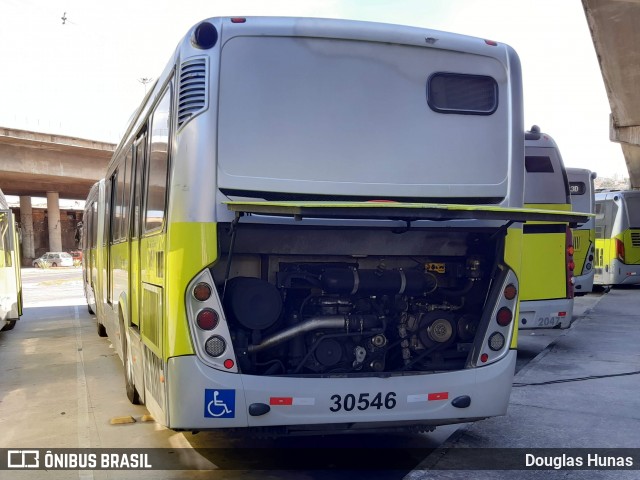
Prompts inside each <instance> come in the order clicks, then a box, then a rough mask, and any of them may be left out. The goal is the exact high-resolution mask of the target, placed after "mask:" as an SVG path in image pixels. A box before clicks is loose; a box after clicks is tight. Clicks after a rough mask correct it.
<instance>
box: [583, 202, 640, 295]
mask: <svg viewBox="0 0 640 480" xmlns="http://www.w3.org/2000/svg"><path fill="white" fill-rule="evenodd" d="M595 224H596V273H595V277H594V284H595V285H603V286H609V285H637V284H640V190H621V191H603V192H597V193H596V219H595Z"/></svg>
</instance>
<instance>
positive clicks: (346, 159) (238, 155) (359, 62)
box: [84, 17, 581, 434]
mask: <svg viewBox="0 0 640 480" xmlns="http://www.w3.org/2000/svg"><path fill="white" fill-rule="evenodd" d="M522 118H523V112H522V85H521V71H520V64H519V60H518V57H517V55H516V53H515V52H514V51H513V50H512V49H511V48H510V47H508V46H507V45H504V44H501V43H496V42H493V41H489V40H483V39H478V38H472V37H467V36H463V35H456V34H451V33H445V32H439V31H434V30H427V29H423V28H414V27H403V26H397V25H385V24H376V23H363V22H354V21H343V20H320V19H305V18H266V17H265V18H251V17H248V18H244V17H241V18H212V19H209V20H205V21H203V22H201V23H199V24H198V25H195V26H194V27H193V28H191V29H190V30H189V31H188V32H187V33H186V35H185V36H184V38H183V39H182V40H181V41H180V43H179V45H178V47H177V49H176V50H175V53H174V54H173V56H172V57H171V58H170V60H169V63H168V64H167V66H166V68H165V70H164V72H163V73H162V74H161V75H159V76H158V79H157V81H156V83H155V85H153V86H152V88H151V89H150V90H149V93H148V95H147V96H146V98H145V99H144V101H143V103H142V104H141V105H140V107H139V109H138V110H137V112H136V114H135V115H134V117H133V119H132V121H131V123H130V125H129V127H128V129H127V132H126V133H125V135H124V137H123V138H122V140H121V142H120V144H119V146H118V147H117V149H116V151H115V152H114V156H113V158H112V160H111V162H110V164H109V166H108V168H107V170H106V172H105V177H104V181H103V182H101V183H100V184H99V185H98V187H97V188H98V194H97V196H96V195H94V196H93V197H92V198H95V199H97V200H96V202H97V203H96V209H95V210H92V212H94V211H95V212H96V213H95V215H96V217H95V221H94V222H92V223H91V224H90V226H89V228H85V231H84V234H85V235H88V237H87V239H95V241H93V240H90V241H89V240H87V242H88V243H87V242H85V244H88V246H89V248H95V249H96V255H95V267H94V266H91V267H89V265H90V264H89V263H87V262H85V268H96V269H97V273H96V274H91V275H89V274H88V272H87V273H85V281H89V278H92V279H94V280H92V281H93V282H94V283H93V286H92V289H87V292H88V294H87V297H88V301H89V304H90V306H91V309H92V310H94V311H95V312H96V317H97V321H98V324H99V325H102V326H103V328H104V331H105V332H106V333H107V334H108V336H109V337H110V339H111V340H112V342H113V344H114V346H115V348H116V351H117V352H118V354H119V355H120V357H121V358H122V361H123V363H124V379H125V382H124V383H125V386H126V392H127V395H128V397H129V399H130V400H131V401H132V402H134V403H138V402H142V403H144V404H146V405H147V408H148V409H149V411H150V412H151V413H152V414H153V416H154V418H155V419H156V421H158V422H159V423H161V424H163V425H166V426H167V427H169V428H173V429H176V430H203V429H224V428H230V429H237V428H254V429H261V430H263V429H267V431H268V432H270V433H272V434H277V433H300V432H316V431H320V432H323V433H329V432H339V431H357V430H360V431H363V430H367V429H407V428H409V429H413V430H431V429H433V428H435V427H436V426H437V425H444V424H451V423H461V422H468V421H473V420H478V419H482V418H487V417H491V416H495V415H503V414H504V413H505V412H506V409H507V404H508V400H509V394H510V391H511V384H512V381H513V374H514V368H515V361H516V336H515V323H516V321H515V320H514V318H515V315H516V311H517V308H518V301H519V283H518V278H519V276H520V267H521V255H522V223H523V222H527V221H533V220H537V221H550V220H555V221H577V220H579V219H580V218H581V217H580V216H579V215H575V214H571V213H570V212H554V211H529V210H525V209H523V208H522V206H523V205H522V201H523V182H524V164H523V163H524V126H523V123H522V122H523V120H522ZM460 132H464V141H461V140H460V138H461V137H460ZM93 193H95V192H93ZM92 215H93V213H92ZM92 218H93V217H92ZM85 258H89V259H92V258H93V256H91V255H88V254H86V253H85ZM92 261H93V260H92ZM98 328H99V331H100V332H101V328H102V327H100V326H99V327H98ZM134 359H135V361H134Z"/></svg>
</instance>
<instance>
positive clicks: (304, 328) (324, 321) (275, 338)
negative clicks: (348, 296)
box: [248, 315, 349, 353]
mask: <svg viewBox="0 0 640 480" xmlns="http://www.w3.org/2000/svg"><path fill="white" fill-rule="evenodd" d="M348 321H349V320H348V318H347V317H345V316H344V315H330V316H327V317H311V318H309V319H308V320H305V321H304V322H301V323H299V324H297V325H294V326H292V327H290V328H288V329H286V330H283V331H281V332H278V333H276V334H275V335H271V336H270V337H268V338H265V339H264V340H263V341H262V342H260V343H258V344H256V345H249V347H248V351H249V353H256V352H259V351H261V350H264V349H265V348H271V347H274V346H276V345H279V344H281V343H283V342H286V341H287V340H291V339H292V338H293V337H295V336H297V335H300V334H303V333H307V332H310V331H312V330H318V329H321V328H346V326H347V323H348Z"/></svg>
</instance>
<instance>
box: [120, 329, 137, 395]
mask: <svg viewBox="0 0 640 480" xmlns="http://www.w3.org/2000/svg"><path fill="white" fill-rule="evenodd" d="M122 337H123V338H122V356H123V358H124V383H125V387H126V389H127V398H128V399H129V401H130V402H131V403H133V404H134V405H140V395H139V394H138V391H137V390H136V386H135V384H134V383H133V364H132V363H131V360H130V359H129V345H128V343H129V342H127V337H126V335H125V333H124V329H123V332H122Z"/></svg>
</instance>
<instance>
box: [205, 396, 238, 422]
mask: <svg viewBox="0 0 640 480" xmlns="http://www.w3.org/2000/svg"><path fill="white" fill-rule="evenodd" d="M235 405H236V391H235V390H205V391H204V416H205V417H208V418H235V414H234V413H233V410H234V408H235Z"/></svg>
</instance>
